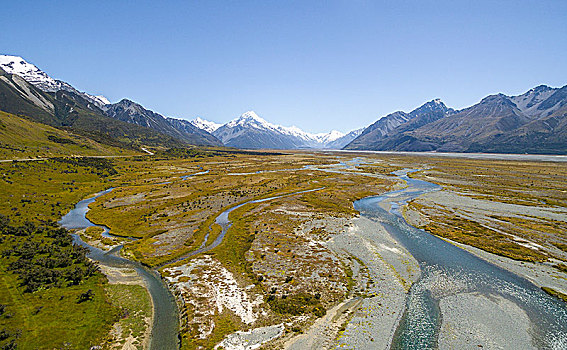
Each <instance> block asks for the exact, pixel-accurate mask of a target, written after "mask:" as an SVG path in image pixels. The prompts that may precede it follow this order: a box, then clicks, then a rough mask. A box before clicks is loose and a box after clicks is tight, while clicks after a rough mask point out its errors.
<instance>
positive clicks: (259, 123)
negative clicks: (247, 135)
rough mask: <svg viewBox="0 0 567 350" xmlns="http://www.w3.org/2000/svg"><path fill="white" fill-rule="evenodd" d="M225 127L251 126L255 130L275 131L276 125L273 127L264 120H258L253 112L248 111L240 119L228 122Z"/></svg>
mask: <svg viewBox="0 0 567 350" xmlns="http://www.w3.org/2000/svg"><path fill="white" fill-rule="evenodd" d="M226 125H227V126H229V127H231V128H233V127H235V126H251V127H254V128H256V129H270V130H273V129H277V126H276V125H273V124H271V123H269V122H267V121H266V120H264V119H262V118H260V117H259V116H258V114H256V112H254V111H248V112H245V113H242V114H241V115H240V117H238V118H236V119H234V120H232V121H230V122H229V123H228V124H226Z"/></svg>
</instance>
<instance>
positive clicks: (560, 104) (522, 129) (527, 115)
mask: <svg viewBox="0 0 567 350" xmlns="http://www.w3.org/2000/svg"><path fill="white" fill-rule="evenodd" d="M566 106H567V86H566V87H563V88H551V87H548V86H545V85H541V86H538V87H536V88H533V89H531V90H529V91H527V92H526V93H524V94H521V95H518V96H506V95H503V94H497V95H491V96H487V97H485V98H484V99H482V100H481V101H480V102H479V103H477V104H475V105H474V106H471V107H468V108H465V109H463V110H460V111H453V110H451V109H449V108H447V107H446V106H445V105H444V104H442V102H440V101H437V100H434V101H431V102H428V103H427V104H425V105H424V106H422V107H420V108H418V109H416V110H414V111H412V112H411V113H409V114H406V113H404V112H396V113H393V114H391V115H388V116H386V117H384V118H382V119H380V120H378V121H377V122H376V123H374V124H373V125H371V126H370V127H368V128H367V129H366V130H365V131H364V132H363V133H362V134H361V135H360V136H359V137H358V138H356V139H355V140H353V141H352V142H351V143H350V144H348V145H347V146H346V147H345V149H353V150H382V151H386V150H394V151H439V152H506V153H526V152H527V153H567V138H564V137H562V135H565V133H566V129H565V127H566V126H565V124H566V121H565V120H566V118H567V112H566ZM424 107H425V108H424ZM396 124H397V125H396Z"/></svg>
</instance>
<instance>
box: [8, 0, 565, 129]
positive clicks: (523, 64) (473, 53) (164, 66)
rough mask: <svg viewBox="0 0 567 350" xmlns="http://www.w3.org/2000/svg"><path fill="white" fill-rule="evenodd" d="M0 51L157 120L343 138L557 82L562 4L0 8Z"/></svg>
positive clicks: (261, 0)
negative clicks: (402, 115)
mask: <svg viewBox="0 0 567 350" xmlns="http://www.w3.org/2000/svg"><path fill="white" fill-rule="evenodd" d="M2 12H3V16H2V21H0V32H1V33H2V34H1V35H0V47H1V48H2V51H3V53H5V54H15V55H20V56H22V57H24V58H25V59H26V60H28V61H29V62H31V63H34V64H36V65H37V66H38V67H40V68H41V69H43V70H44V71H46V72H47V73H48V74H50V75H51V76H52V77H54V78H57V79H61V80H65V81H67V82H69V83H71V84H72V85H74V86H75V87H77V88H78V89H80V90H84V91H87V92H90V93H96V94H99V93H100V94H104V95H105V96H106V97H108V98H109V99H110V100H111V101H113V102H115V101H118V100H120V99H121V98H124V97H127V98H130V99H132V100H134V101H136V102H139V103H141V104H142V105H144V106H145V107H147V108H150V109H152V110H155V111H157V112H159V113H161V114H164V115H167V116H174V117H181V118H185V119H192V118H194V117H195V116H201V117H203V118H206V119H210V120H214V121H216V122H226V121H228V120H230V119H233V118H235V117H237V116H238V115H240V114H241V113H243V112H245V111H247V110H254V111H256V112H257V113H258V114H259V115H260V116H262V117H264V118H265V119H267V120H269V121H271V122H274V123H278V124H283V125H297V126H299V127H301V128H302V129H305V130H307V131H312V132H324V131H329V130H330V129H337V130H340V131H349V130H351V129H355V128H359V127H363V126H366V125H368V124H370V123H372V122H374V121H376V120H377V119H378V118H379V117H381V116H383V115H385V114H388V113H390V112H393V111H396V110H405V111H409V110H411V109H413V108H415V107H417V106H419V105H421V104H422V103H424V102H426V101H429V100H431V99H434V98H441V99H442V100H443V101H444V102H445V103H446V104H447V105H448V106H451V107H454V108H462V107H466V106H469V105H472V104H474V103H476V102H478V101H479V100H480V99H481V98H483V97H484V96H486V95H488V94H491V93H497V92H503V93H506V94H519V93H522V92H524V91H526V90H528V89H530V88H532V87H534V86H536V85H539V84H547V85H551V86H563V85H566V84H567V64H566V62H567V1H563V0H561V1H542V0H540V1H523V0H516V1H494V0H493V1H482V0H477V1H457V0H452V1H441V0H440V1H428V0H420V1H365V0H327V1H317V0H313V1H308V0H302V1H286V0H273V1H272V0H258V1H244V0H240V1H230V0H226V1H216V0H203V1H101V0H98V1H25V0H20V1H4V3H3V4H2Z"/></svg>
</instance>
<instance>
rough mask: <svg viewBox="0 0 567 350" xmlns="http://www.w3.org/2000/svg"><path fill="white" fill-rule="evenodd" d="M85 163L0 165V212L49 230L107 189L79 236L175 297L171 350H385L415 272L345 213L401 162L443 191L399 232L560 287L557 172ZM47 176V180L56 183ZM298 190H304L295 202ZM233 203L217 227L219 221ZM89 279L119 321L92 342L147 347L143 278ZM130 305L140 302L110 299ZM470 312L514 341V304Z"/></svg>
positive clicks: (246, 162)
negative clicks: (155, 275) (499, 315)
mask: <svg viewBox="0 0 567 350" xmlns="http://www.w3.org/2000/svg"><path fill="white" fill-rule="evenodd" d="M97 162H102V163H104V165H96V164H95V168H92V169H99V170H97V171H98V172H99V174H98V175H96V174H92V173H91V170H90V169H91V168H89V167H92V166H93V164H89V163H88V162H83V161H73V162H68V163H65V162H63V163H61V162H60V161H57V162H53V161H51V160H45V161H34V162H21V163H11V162H10V163H2V164H0V167H1V168H2V170H3V172H4V173H5V174H8V176H7V177H4V178H3V180H2V181H5V182H6V181H9V183H6V186H5V188H6V189H7V190H6V191H5V193H3V194H0V196H1V197H0V200H2V201H0V203H1V204H0V213H3V214H7V215H12V214H13V213H15V212H19V213H26V212H28V211H29V210H33V211H35V212H37V213H39V214H40V217H42V218H43V219H44V220H58V219H59V218H60V217H61V216H62V215H63V214H65V213H66V212H67V211H68V210H69V209H70V208H71V207H72V206H73V205H74V203H76V202H78V201H79V200H80V199H84V198H87V197H88V196H89V195H91V194H92V193H95V192H98V191H100V190H102V189H107V188H111V187H112V188H114V189H113V190H112V191H111V192H110V193H107V194H105V195H103V196H102V197H100V198H98V199H97V200H96V201H95V202H94V203H93V204H91V205H90V211H89V212H88V214H87V216H88V218H89V219H90V220H91V221H92V222H94V223H95V224H98V225H104V226H106V227H108V228H109V229H110V235H107V234H106V233H104V232H103V231H102V230H101V229H96V228H90V229H87V230H83V231H80V232H79V234H80V235H81V237H82V238H83V239H84V240H85V241H87V242H88V243H90V244H92V245H94V246H97V247H99V248H102V249H106V250H108V249H111V248H112V247H116V246H117V245H119V244H123V245H124V248H123V249H122V251H121V253H122V254H123V255H124V256H125V257H127V258H129V259H132V260H137V261H140V262H142V263H143V264H145V265H146V266H150V267H152V268H154V269H156V270H157V271H159V273H161V275H162V276H163V277H164V279H165V280H166V281H167V283H168V285H169V288H170V290H171V291H173V293H174V294H175V296H176V299H177V303H178V306H179V310H180V320H181V339H182V341H181V346H182V348H183V349H210V348H224V349H253V348H257V347H261V348H263V349H280V348H285V349H309V348H311V349H325V348H327V349H330V348H350V349H378V348H384V349H386V348H388V347H389V345H390V342H391V341H392V337H393V335H394V332H395V330H396V327H397V325H398V323H399V320H400V318H401V317H402V314H403V312H404V310H405V303H406V296H407V293H408V290H409V289H410V287H411V286H412V284H413V283H414V282H415V281H416V280H417V279H418V278H419V276H420V268H419V266H418V264H417V262H416V260H415V259H414V258H413V257H412V256H411V255H410V254H409V253H408V251H407V250H406V249H405V248H404V247H403V246H402V245H401V244H400V243H398V242H397V241H396V240H395V239H394V238H393V237H392V236H391V235H390V234H389V233H388V231H387V230H386V229H385V228H384V227H383V226H382V224H381V223H380V222H376V221H373V220H372V219H369V218H366V217H362V216H360V215H359V214H358V212H357V211H355V210H354V208H353V204H352V203H353V202H354V201H355V200H357V199H360V198H364V197H367V196H370V195H379V194H382V193H385V192H389V191H392V190H396V189H400V188H403V186H404V183H403V182H402V181H400V180H399V179H398V178H397V177H396V176H394V175H392V174H391V173H392V172H394V171H396V170H400V169H404V168H411V169H420V171H419V172H417V173H415V174H414V175H412V176H413V177H416V178H423V179H425V180H427V181H430V182H435V183H438V184H440V185H442V186H443V189H442V190H441V191H438V192H432V193H429V194H426V195H424V196H422V197H419V198H417V199H415V200H414V201H412V202H410V203H409V205H408V206H407V209H405V211H404V216H405V218H406V219H407V221H408V222H410V223H411V224H412V225H414V226H416V227H421V228H424V229H425V230H427V231H429V232H431V233H433V234H435V235H439V236H442V237H444V238H445V239H448V240H451V241H452V242H453V243H454V244H457V245H460V246H462V247H463V248H464V249H467V250H470V251H472V252H473V253H474V254H476V255H478V256H481V257H482V258H483V259H486V260H488V261H491V262H493V263H495V264H496V265H499V266H502V267H504V268H506V269H508V270H510V271H513V272H515V273H517V274H519V275H523V276H526V277H527V278H528V279H530V280H531V281H533V282H534V283H535V284H536V285H538V286H542V287H549V288H552V289H553V290H555V291H558V292H560V293H567V289H566V287H565V286H566V285H567V284H566V283H565V281H567V275H566V274H565V271H566V269H567V266H566V265H565V262H566V261H567V253H566V252H565V247H567V237H566V236H565V232H567V209H566V208H567V198H566V196H565V191H566V190H567V188H565V183H567V165H564V164H563V163H552V162H535V161H534V162H526V161H521V162H520V161H506V160H485V159H482V160H478V159H476V160H474V159H466V158H456V159H450V160H447V159H446V158H440V157H433V156H428V157H418V156H413V155H391V154H390V155H380V154H375V155H372V154H360V155H357V154H352V153H348V154H343V153H331V152H319V153H311V152H286V154H271V153H269V152H267V153H265V154H246V153H244V154H240V153H235V154H231V153H217V152H208V153H207V152H202V153H200V152H195V153H191V154H186V155H185V156H183V155H179V154H177V155H175V156H173V155H168V154H165V153H163V152H162V153H160V152H159V151H157V152H155V154H154V155H150V154H147V155H146V156H143V157H120V158H115V159H112V160H98V161H97ZM65 167H67V168H65ZM101 169H102V170H101ZM110 169H112V170H110ZM64 170H67V171H66V172H65V171H64ZM75 170H76V171H77V172H76V173H75V172H74V171H75ZM87 174H90V175H87ZM46 177H50V178H56V179H58V182H57V185H54V184H51V183H48V182H46V181H45V178H46ZM24 178H26V179H28V180H31V184H30V185H25V184H24V182H23V179H24ZM526 178H529V180H530V181H531V184H530V186H529V188H527V187H526V186H525V184H524V183H523V182H524V180H525V179H526ZM26 183H30V182H29V181H27V182H26ZM307 190H313V192H302V191H307ZM34 193H40V196H43V197H42V198H44V199H43V201H41V200H39V197H38V199H34V197H33V196H34ZM28 198H32V199H31V200H30V201H29V202H28V200H27V199H28ZM266 198H270V199H268V200H264V201H257V200H259V199H266ZM22 200H23V201H22ZM255 200H256V201H255ZM241 204H243V205H242V206H240V207H238V208H236V209H234V210H233V211H232V212H230V214H228V216H227V220H228V221H229V222H230V225H228V226H227V227H226V230H223V226H221V225H219V221H218V220H217V218H218V217H219V215H221V214H222V213H223V212H224V211H225V210H227V209H229V208H232V207H235V206H237V205H241ZM12 208H15V209H12ZM30 217H31V215H27V214H23V215H21V216H20V217H19V218H20V219H21V220H22V221H21V222H23V219H28V218H30ZM14 218H15V220H16V222H17V220H19V218H18V217H17V216H16V217H14ZM520 219H521V220H520ZM448 227H450V229H447V228H448ZM215 242H219V244H217V243H215ZM489 242H490V244H489ZM203 248H207V249H205V250H206V251H204V252H202V253H197V254H194V253H193V252H195V251H197V250H199V249H203ZM483 249H484V250H483ZM495 254H497V255H495ZM102 272H103V273H104V274H105V275H106V276H107V279H108V281H109V284H108V285H107V287H105V288H106V294H107V297H108V298H110V299H112V300H115V301H117V302H118V304H116V303H115V302H114V301H113V304H114V305H116V306H115V307H116V308H117V310H122V311H121V312H123V313H122V315H121V316H120V317H119V318H118V319H114V321H113V322H112V323H111V324H109V325H108V327H109V329H110V333H109V335H108V336H107V337H106V338H105V339H102V338H99V339H98V342H99V344H102V346H103V347H108V348H120V349H129V348H146V347H147V346H148V336H149V333H150V331H151V330H150V328H151V327H150V325H151V324H152V320H151V317H152V313H153V312H152V309H151V304H152V303H151V302H150V301H151V299H149V295H148V294H147V292H145V289H143V283H140V279H139V277H137V276H136V274H135V273H133V271H128V270H121V269H116V268H108V267H102ZM117 283H119V284H117ZM118 286H120V287H118ZM125 295H129V296H130V297H125ZM129 298H135V299H136V301H137V302H133V303H130V304H124V303H122V302H120V300H123V301H124V300H126V301H125V302H126V303H128V300H133V299H129ZM478 298H480V297H479V296H476V295H470V296H465V297H460V298H459V299H458V300H457V299H455V300H449V299H447V300H446V302H444V303H443V304H441V305H440V306H441V309H442V312H443V314H444V320H445V323H444V326H443V328H442V330H441V334H440V338H439V345H440V347H441V348H452V347H461V346H465V345H466V344H465V343H466V342H467V341H468V340H467V339H469V338H467V337H465V336H464V335H463V334H464V333H463V334H461V333H459V332H464V329H461V328H459V325H458V324H457V323H454V322H453V321H452V320H454V319H455V317H456V318H461V316H462V315H460V314H459V312H460V311H459V307H456V306H459V305H460V307H461V308H466V307H468V306H467V305H469V304H471V303H473V304H475V303H478V300H479V299H478ZM144 300H145V301H144ZM449 301H450V303H448V302H449ZM491 303H492V304H491ZM483 304H484V305H492V306H489V307H488V308H489V309H492V310H498V308H501V309H502V310H505V312H503V314H506V315H511V316H510V317H512V318H514V319H516V320H517V322H518V323H517V326H518V328H517V329H519V330H518V331H517V333H522V332H523V331H522V330H521V329H523V328H522V327H524V328H525V324H524V323H522V322H523V321H522V319H523V318H522V317H523V316H522V312H521V310H515V309H514V308H513V306H510V305H507V304H506V302H505V301H498V300H490V301H487V300H484V301H483ZM493 304H494V305H493ZM124 310H128V312H127V313H124ZM472 316H473V315H471V318H470V322H471V325H472V324H476V323H475V322H478V323H479V324H481V323H482V322H484V321H483V318H482V317H481V315H480V314H479V315H477V316H478V317H476V316H475V317H472ZM483 317H484V316H483ZM494 317H496V315H494ZM510 332H512V330H510ZM459 334H461V335H459ZM109 337H110V338H109ZM470 337H473V336H470ZM473 338H474V337H473ZM471 339H472V338H471ZM473 340H475V339H472V340H471V344H472V342H474V341H473ZM517 340H518V341H521V338H518V339H517ZM493 341H494V342H495V343H494V344H496V343H497V342H498V340H493ZM462 342H465V343H462ZM463 344H464V345H463ZM155 346H157V345H156V344H152V348H156V347H155Z"/></svg>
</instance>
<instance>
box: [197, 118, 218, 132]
mask: <svg viewBox="0 0 567 350" xmlns="http://www.w3.org/2000/svg"><path fill="white" fill-rule="evenodd" d="M190 123H191V124H192V125H193V126H195V127H197V128H199V129H201V130H205V131H206V132H209V133H211V134H212V133H213V132H214V131H215V130H217V129H218V128H220V127H221V126H222V124H218V123H215V122H211V121H209V120H205V119H202V118H200V117H197V118H195V119H193V120H191V121H190Z"/></svg>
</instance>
